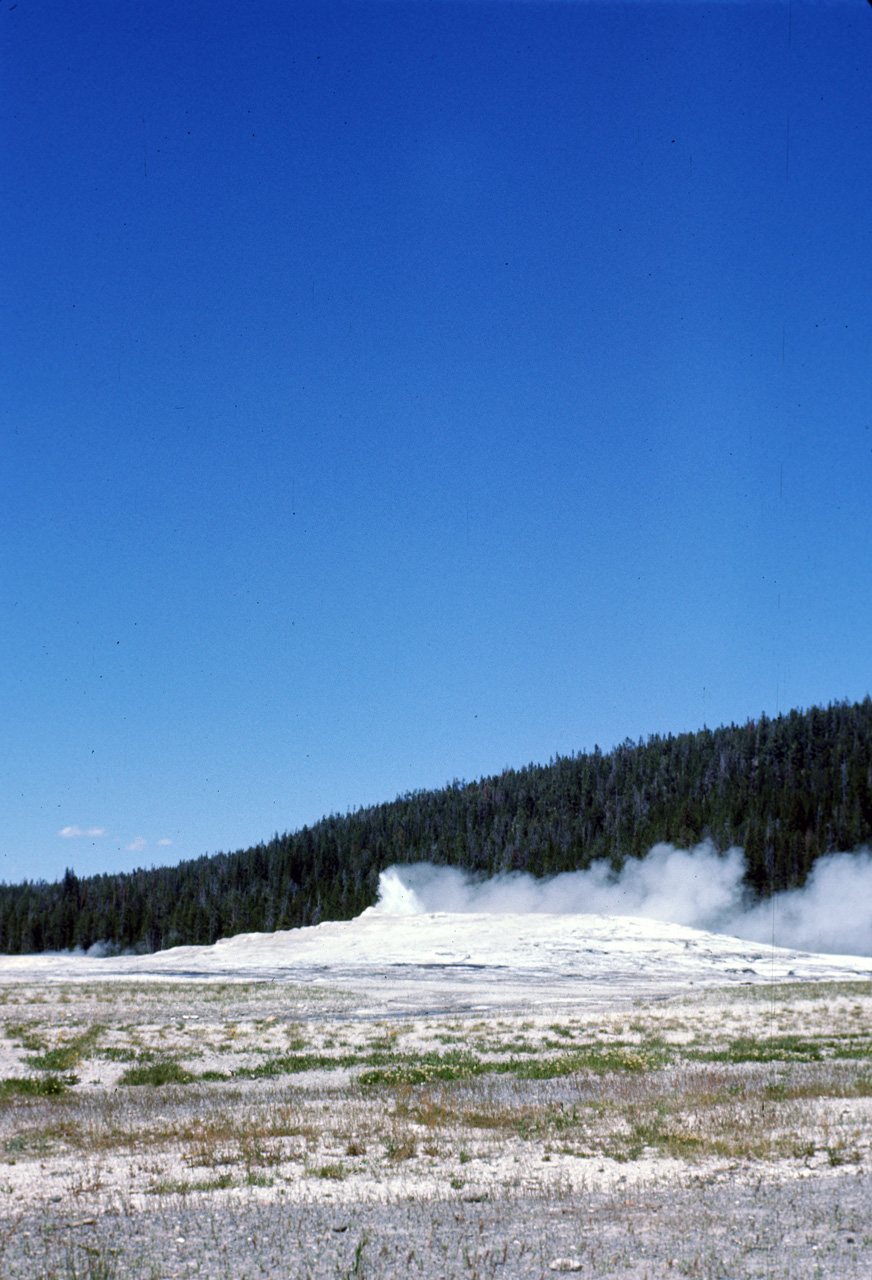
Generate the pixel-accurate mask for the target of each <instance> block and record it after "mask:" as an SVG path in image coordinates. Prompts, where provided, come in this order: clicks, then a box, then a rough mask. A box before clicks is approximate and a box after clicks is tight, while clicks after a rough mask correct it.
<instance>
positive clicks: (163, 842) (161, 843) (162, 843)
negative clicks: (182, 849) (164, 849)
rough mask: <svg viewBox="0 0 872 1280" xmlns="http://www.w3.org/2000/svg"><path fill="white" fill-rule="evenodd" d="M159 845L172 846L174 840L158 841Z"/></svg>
mask: <svg viewBox="0 0 872 1280" xmlns="http://www.w3.org/2000/svg"><path fill="white" fill-rule="evenodd" d="M158 844H160V845H164V844H172V840H158Z"/></svg>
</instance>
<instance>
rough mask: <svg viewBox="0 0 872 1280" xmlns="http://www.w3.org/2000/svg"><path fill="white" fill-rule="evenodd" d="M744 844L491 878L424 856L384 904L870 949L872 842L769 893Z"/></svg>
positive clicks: (665, 848)
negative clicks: (645, 921) (596, 918)
mask: <svg viewBox="0 0 872 1280" xmlns="http://www.w3.org/2000/svg"><path fill="white" fill-rule="evenodd" d="M745 866H746V864H745V854H744V852H743V850H742V849H739V848H732V849H728V850H727V852H726V853H724V854H719V853H717V852H716V850H715V849H714V847H713V846H712V845H711V844H710V843H709V842H704V843H703V844H699V845H697V846H696V847H695V848H693V849H676V848H675V846H674V845H671V844H657V845H655V846H654V848H653V849H652V850H651V851H650V853H649V854H648V856H647V857H646V858H643V859H640V860H637V859H630V860H629V861H628V862H626V863H625V864H624V867H623V868H622V870H621V871H620V872H618V873H617V874H616V873H615V872H613V871H612V869H611V866H610V864H609V863H607V862H595V863H594V864H593V866H591V867H589V868H588V869H587V870H586V871H566V872H563V873H561V874H560V875H557V876H553V877H551V878H550V879H547V880H537V879H535V878H534V877H533V876H530V875H527V874H526V873H524V872H520V871H519V872H508V873H506V874H504V875H498V876H494V877H493V878H492V879H490V880H483V879H481V878H477V877H476V876H473V875H470V874H469V873H466V872H463V871H459V870H458V869H457V868H455V867H437V866H433V865H432V864H431V863H426V862H418V863H411V864H409V865H408V866H392V867H388V868H387V869H386V870H385V871H383V872H382V873H381V875H380V877H379V894H378V903H377V905H376V907H375V910H376V911H379V912H382V913H384V914H386V915H407V916H408V915H421V914H424V913H429V912H453V913H461V914H467V913H469V912H485V913H487V914H493V913H498V912H516V913H519V914H525V913H527V912H553V913H555V914H561V915H564V914H576V913H602V914H604V915H619V916H645V917H647V918H649V919H652V920H664V921H667V922H669V923H671V924H682V925H690V926H691V927H692V928H695V929H707V930H710V931H711V932H713V933H725V934H730V935H731V936H733V937H736V938H743V939H745V940H746V941H749V942H758V943H774V944H775V945H776V946H779V947H793V948H795V949H797V950H800V951H813V952H817V953H822V952H823V953H827V952H828V953H833V954H842V955H861V956H872V852H870V850H868V849H863V850H860V851H859V852H858V853H833V854H828V855H827V856H825V857H822V858H819V859H818V860H817V862H816V863H815V864H814V866H813V867H812V870H811V872H810V874H809V877H808V880H807V881H806V884H805V886H804V887H803V888H802V889H788V890H785V891H784V892H783V893H777V894H774V895H773V896H772V897H771V898H768V899H766V900H765V901H756V900H754V899H753V898H752V895H751V894H750V892H749V890H748V887H747V885H746V884H745V883H744V874H745Z"/></svg>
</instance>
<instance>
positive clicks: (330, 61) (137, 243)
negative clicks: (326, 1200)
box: [0, 0, 872, 881]
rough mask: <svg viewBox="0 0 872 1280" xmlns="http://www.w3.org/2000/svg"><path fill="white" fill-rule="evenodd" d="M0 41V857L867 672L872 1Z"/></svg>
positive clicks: (487, 11) (721, 711) (539, 752)
mask: <svg viewBox="0 0 872 1280" xmlns="http://www.w3.org/2000/svg"><path fill="white" fill-rule="evenodd" d="M0 50H2V53H0V58H2V66H0V72H2V74H0V80H2V127H0V147H2V150H0V171H2V173H3V175H4V188H5V191H4V198H3V201H2V207H0V219H2V221H0V254H2V264H0V269H2V298H0V315H2V321H0V323H2V350H3V371H2V396H0V414H2V419H0V421H2V442H3V443H2V459H0V522H2V557H0V655H2V661H0V717H2V734H0V879H5V880H6V881H16V880H20V879H22V878H24V877H27V878H30V879H35V878H45V879H54V878H56V877H58V876H60V875H62V874H63V871H64V868H65V867H67V866H71V867H73V868H74V869H75V870H76V871H77V872H78V873H79V874H90V873H92V872H95V871H100V870H107V871H108V870H120V869H128V868H132V867H135V866H150V865H152V864H158V863H162V862H175V861H178V860H180V859H182V858H188V857H196V856H200V855H201V854H203V853H211V852H216V851H219V850H228V849H235V848H240V847H246V846H248V845H250V844H254V843H256V842H258V841H259V840H261V839H268V838H269V837H270V836H271V835H272V834H273V832H274V831H276V830H278V831H284V830H294V829H296V828H298V827H300V826H302V825H303V824H304V823H311V822H313V821H316V820H317V819H318V818H319V817H321V816H322V815H323V814H325V813H329V812H345V811H346V810H347V809H349V808H352V809H353V808H356V807H358V806H360V805H365V804H370V803H374V802H378V801H382V800H391V799H393V798H394V797H395V796H396V795H397V794H398V793H402V792H405V791H407V790H415V789H419V788H429V787H439V786H442V785H444V783H445V782H446V781H448V780H450V779H452V778H454V777H458V778H466V779H472V778H475V777H480V776H482V775H484V774H488V773H492V772H496V771H499V770H500V769H501V768H502V767H503V766H504V765H507V764H508V765H512V766H521V765H524V764H526V763H528V762H530V761H537V762H539V761H547V760H548V759H549V757H550V756H552V755H554V754H557V753H560V754H567V753H569V752H572V751H585V750H589V749H592V748H593V746H594V744H595V743H596V744H599V746H600V747H601V748H603V749H607V748H609V747H611V746H613V745H614V744H615V743H617V742H620V741H623V739H624V738H626V737H628V736H629V737H631V738H638V737H639V736H640V735H643V736H647V735H648V734H650V733H669V732H672V733H678V732H682V731H684V730H692V729H697V728H700V727H701V726H702V725H703V724H708V725H710V726H713V725H716V724H720V723H723V722H726V723H729V722H730V721H736V722H743V721H744V720H746V719H747V718H748V717H752V716H756V715H759V713H760V712H761V711H765V712H766V713H767V714H769V715H775V714H777V713H778V712H779V711H785V710H787V709H789V708H791V707H794V706H802V707H805V706H809V705H811V704H813V703H827V702H829V701H832V700H836V699H841V698H849V699H852V700H853V699H856V698H862V697H863V696H864V695H865V694H866V693H867V692H869V691H870V686H872V680H870V662H869V659H870V653H872V607H870V581H872V569H870V566H872V520H870V495H872V216H870V210H872V110H870V104H872V9H870V7H869V5H868V4H867V3H865V0H856V2H853V3H852V2H849V0H846V2H845V3H834V4H808V3H802V2H801V0H794V3H793V4H792V5H790V4H788V3H780V4H771V5H767V6H758V5H756V4H753V3H747V4H745V3H739V4H736V3H722V4H712V5H709V4H703V3H701V2H697V3H687V4H667V5H662V6H661V5H655V4H638V5H630V4H618V3H615V4H609V3H602V4H586V3H530V4H527V3H487V4H474V3H460V4H448V3H423V2H422V3H411V4H409V3H376V2H373V3H356V4H337V5H330V4H318V5H315V6H312V7H308V6H306V5H303V4H299V3H296V0H295V2H294V3H287V0H280V2H279V0H275V2H271V0H250V2H248V0H234V3H232V4H231V3H229V2H226V0H209V2H208V3H204V2H200V0H186V2H185V3H184V4H181V5H169V6H167V5H163V6H161V5H144V4H142V3H139V2H137V3H133V2H132V0H112V3H109V2H108V0H107V2H106V3H95V2H94V0H83V2H82V3H79V4H75V5H71V4H69V3H68V2H65V3H60V0H57V2H55V0H19V3H18V4H17V5H16V4H6V5H4V7H3V10H2V12H0ZM62 833H63V834H62Z"/></svg>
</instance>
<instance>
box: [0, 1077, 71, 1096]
mask: <svg viewBox="0 0 872 1280" xmlns="http://www.w3.org/2000/svg"><path fill="white" fill-rule="evenodd" d="M78 1083H79V1079H78V1076H71V1075H67V1076H59V1075H45V1076H6V1077H5V1079H3V1080H0V1099H2V1098H11V1097H15V1096H16V1095H18V1096H23V1097H26V1098H59V1097H61V1095H62V1094H64V1093H66V1092H67V1090H68V1089H70V1088H71V1087H72V1086H73V1085H74V1084H78Z"/></svg>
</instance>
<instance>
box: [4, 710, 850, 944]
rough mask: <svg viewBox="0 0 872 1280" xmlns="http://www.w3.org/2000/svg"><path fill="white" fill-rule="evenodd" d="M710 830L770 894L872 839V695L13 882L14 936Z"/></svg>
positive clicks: (576, 857) (354, 898) (86, 935)
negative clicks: (208, 850) (189, 850)
mask: <svg viewBox="0 0 872 1280" xmlns="http://www.w3.org/2000/svg"><path fill="white" fill-rule="evenodd" d="M706 839H707V840H710V841H711V842H712V843H713V845H714V846H715V848H716V849H717V850H718V851H720V852H723V851H725V850H726V849H728V848H729V847H730V846H732V845H740V846H741V847H742V848H744V850H745V854H746V858H747V863H748V872H747V879H748V882H749V886H750V888H751V889H753V891H754V892H755V893H756V894H758V895H760V896H767V895H768V894H771V893H772V892H775V891H777V890H780V889H785V888H789V887H792V886H798V885H801V884H803V882H804V881H805V878H806V876H807V875H808V872H809V870H810V868H811V867H812V865H813V863H814V861H815V859H816V858H819V857H820V856H821V855H822V854H825V853H831V852H835V851H837V850H848V851H850V850H853V849H856V848H858V847H859V846H861V845H864V844H867V843H870V842H872V700H870V698H869V697H868V696H867V697H866V698H865V699H864V701H863V702H861V703H856V704H849V703H846V702H842V703H835V704H832V705H830V706H829V707H826V708H823V707H813V708H811V709H810V710H808V711H791V712H790V713H789V714H788V715H779V716H778V717H777V718H775V719H771V718H768V717H766V716H765V715H761V716H760V718H759V720H755V721H749V722H748V723H747V724H744V725H734V724H733V725H730V726H729V727H728V728H727V727H722V728H719V729H701V730H700V731H699V732H697V733H685V734H678V735H677V736H672V735H671V734H670V735H668V736H666V737H660V736H658V735H655V736H653V737H650V738H648V740H647V741H642V740H640V741H639V742H632V741H630V740H629V739H627V740H626V741H625V742H623V743H622V744H621V745H620V746H618V747H615V748H614V749H613V750H611V751H609V752H607V753H604V752H601V751H600V749H599V748H598V747H595V748H594V750H593V751H592V752H588V753H585V754H578V755H570V756H560V757H557V758H556V759H554V760H552V761H550V763H549V764H547V765H546V764H542V765H536V764H530V765H527V767H526V768H521V769H508V768H507V769H504V770H503V772H502V773H500V774H498V775H496V776H494V777H490V778H482V779H481V780H479V781H477V782H458V781H454V782H451V783H449V784H448V785H447V786H446V787H444V788H443V789H442V790H439V791H416V792H410V793H407V794H406V795H403V796H399V797H398V798H397V799H396V800H394V801H392V802H390V803H386V804H379V805H374V806H372V807H369V808H364V809H358V810H357V811H356V812H355V813H348V814H344V815H340V814H333V815H331V816H330V817H326V818H323V819H322V820H321V821H320V822H317V823H315V824H314V825H313V826H311V827H303V828H302V830H300V831H296V832H294V833H292V834H288V833H286V834H285V835H278V834H276V835H275V836H273V838H272V839H271V840H270V841H269V842H268V843H266V844H258V845H255V846H254V847H253V848H250V849H240V850H237V851H236V852H235V853H217V854H213V855H210V856H203V857H201V858H197V859H194V860H192V861H188V862H183V863H180V864H179V865H178V866H176V867H162V868H156V869H152V870H150V871H146V870H138V871H134V872H130V873H124V874H117V875H111V874H108V875H98V876H90V877H88V878H86V879H85V878H83V879H79V878H78V877H77V876H76V875H75V873H74V872H73V871H67V873H66V875H65V877H64V879H63V880H62V881H59V882H57V883H54V884H46V883H44V882H37V883H27V882H25V883H24V884H20V885H5V884H4V885H0V951H2V952H6V953H22V952H34V951H45V950H64V949H67V948H73V947H83V948H85V949H87V948H88V947H90V946H91V945H92V944H93V943H95V942H105V943H107V944H109V945H110V946H111V947H113V948H118V949H128V948H131V949H133V950H136V951H143V952H144V951H157V950H160V949H162V948H165V947H171V946H176V945H178V944H181V943H212V942H215V941H217V940H218V939H219V938H226V937H230V936H232V935H233V934H236V933H242V932H248V931H267V932H269V931H272V930H274V929H290V928H295V927H297V926H299V925H310V924H317V923H318V922H319V921H321V920H347V919H350V918H351V917H352V916H355V915H358V914H359V913H360V912H361V911H362V910H363V909H364V908H365V907H367V906H371V905H372V904H373V903H374V902H375V900H376V894H377V889H378V877H379V872H380V871H381V870H383V869H384V868H385V867H387V866H389V865H390V864H391V863H395V862H398V863H402V862H420V861H426V862H434V863H441V864H447V865H451V866H455V867H460V868H463V869H465V870H467V871H471V872H475V873H480V874H482V875H487V876H490V875H494V874H496V873H499V872H505V871H526V872H529V873H531V874H532V875H535V876H549V875H554V874H556V873H557V872H560V871H572V870H577V869H580V868H585V867H588V866H589V865H590V864H591V863H592V862H595V861H597V860H600V859H608V860H609V862H610V863H611V864H612V866H613V867H614V868H615V870H618V869H619V868H620V867H621V866H622V865H623V863H624V862H625V861H626V859H628V858H643V857H644V856H645V854H646V853H647V852H648V851H649V849H650V848H651V847H652V846H653V845H655V844H657V843H658V842H660V841H669V842H671V843H673V844H675V845H678V846H681V847H689V846H692V845H695V844H698V843H699V842H700V841H702V840H706Z"/></svg>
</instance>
